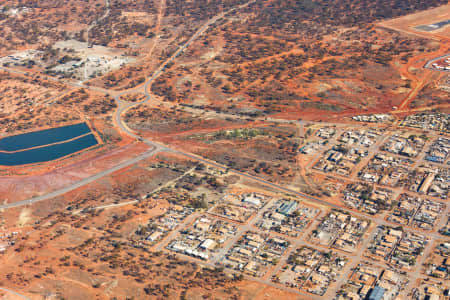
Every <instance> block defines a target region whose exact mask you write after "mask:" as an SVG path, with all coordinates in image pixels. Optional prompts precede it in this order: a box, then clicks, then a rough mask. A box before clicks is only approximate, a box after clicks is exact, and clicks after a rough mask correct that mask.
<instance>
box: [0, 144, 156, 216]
mask: <svg viewBox="0 0 450 300" xmlns="http://www.w3.org/2000/svg"><path fill="white" fill-rule="evenodd" d="M157 152H159V150H158V149H157V148H153V149H152V150H150V151H147V152H144V153H143V154H141V155H139V156H137V157H135V158H133V159H130V160H127V161H125V162H122V163H120V164H118V165H116V166H114V167H112V168H110V169H108V170H104V171H102V172H100V173H98V174H95V175H93V176H90V177H87V178H85V179H82V180H80V181H78V182H76V183H74V184H72V185H70V186H67V187H65V188H62V189H59V190H56V191H53V192H51V193H48V194H45V195H41V196H37V197H34V198H31V199H28V200H23V201H19V202H14V203H9V204H3V205H0V209H8V208H13V207H20V206H24V205H29V204H32V203H35V202H39V201H44V200H48V199H51V198H54V197H58V196H61V195H63V194H65V193H68V192H70V191H73V190H75V189H77V188H79V187H82V186H85V185H86V184H89V183H92V182H94V181H96V180H98V179H100V178H102V177H104V176H106V175H109V174H111V173H114V172H116V171H118V170H120V169H123V168H125V167H128V166H131V165H133V164H135V163H137V162H140V161H141V160H143V159H146V158H148V157H150V156H152V155H154V154H156V153H157Z"/></svg>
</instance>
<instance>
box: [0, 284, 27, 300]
mask: <svg viewBox="0 0 450 300" xmlns="http://www.w3.org/2000/svg"><path fill="white" fill-rule="evenodd" d="M0 290H2V291H5V292H7V293H10V294H13V295H14V296H17V297H19V298H20V299H25V300H31V299H30V298H28V297H26V296H24V295H21V294H19V293H17V292H14V291H12V290H10V289H7V288H3V287H0Z"/></svg>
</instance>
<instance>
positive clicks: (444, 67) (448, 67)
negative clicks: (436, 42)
mask: <svg viewBox="0 0 450 300" xmlns="http://www.w3.org/2000/svg"><path fill="white" fill-rule="evenodd" d="M431 68H432V69H435V70H439V71H448V72H450V57H445V58H443V59H440V60H438V61H436V62H434V63H432V64H431Z"/></svg>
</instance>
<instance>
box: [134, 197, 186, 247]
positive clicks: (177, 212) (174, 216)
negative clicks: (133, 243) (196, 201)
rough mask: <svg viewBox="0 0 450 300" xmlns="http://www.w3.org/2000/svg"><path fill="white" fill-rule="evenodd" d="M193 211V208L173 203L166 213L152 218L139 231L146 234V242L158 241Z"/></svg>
mask: <svg viewBox="0 0 450 300" xmlns="http://www.w3.org/2000/svg"><path fill="white" fill-rule="evenodd" d="M193 212H194V209H192V208H189V207H184V206H180V205H173V206H171V207H170V208H169V209H168V210H167V211H166V212H165V213H164V214H162V215H160V216H159V217H157V218H154V219H152V220H151V221H150V222H149V224H148V225H147V226H146V227H142V228H139V229H138V231H139V233H140V234H141V235H144V236H145V241H146V242H148V243H150V244H154V243H157V242H159V241H160V240H162V239H163V238H164V237H165V236H167V235H168V234H169V233H170V232H171V231H172V230H175V229H176V228H177V227H178V226H179V225H180V224H181V223H182V222H183V221H184V219H185V218H186V217H187V216H189V215H190V214H192V213H193Z"/></svg>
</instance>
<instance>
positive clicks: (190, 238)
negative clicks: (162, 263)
mask: <svg viewBox="0 0 450 300" xmlns="http://www.w3.org/2000/svg"><path fill="white" fill-rule="evenodd" d="M236 232H237V228H236V226H234V225H232V224H230V223H227V222H224V221H222V220H216V219H213V218H209V217H206V216H202V217H199V218H198V219H196V220H195V222H194V223H193V224H192V226H190V227H189V228H187V229H183V230H181V231H180V234H179V235H178V237H177V238H175V239H174V240H173V241H171V242H170V243H169V245H168V246H167V248H168V249H169V250H172V251H175V252H178V253H182V254H186V255H189V256H193V257H196V258H199V259H202V260H208V259H211V258H212V257H213V256H214V255H216V254H217V252H218V249H220V248H222V247H223V245H224V243H225V242H226V241H227V240H229V239H230V238H231V237H233V236H235V235H236Z"/></svg>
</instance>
